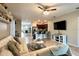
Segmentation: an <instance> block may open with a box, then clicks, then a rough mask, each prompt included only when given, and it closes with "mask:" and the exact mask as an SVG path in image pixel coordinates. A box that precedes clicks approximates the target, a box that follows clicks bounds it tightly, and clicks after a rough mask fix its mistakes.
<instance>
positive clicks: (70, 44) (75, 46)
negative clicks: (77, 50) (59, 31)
mask: <svg viewBox="0 0 79 59" xmlns="http://www.w3.org/2000/svg"><path fill="white" fill-rule="evenodd" d="M68 45H71V46H74V47H78V46H77V45H75V44H71V43H69V44H68Z"/></svg>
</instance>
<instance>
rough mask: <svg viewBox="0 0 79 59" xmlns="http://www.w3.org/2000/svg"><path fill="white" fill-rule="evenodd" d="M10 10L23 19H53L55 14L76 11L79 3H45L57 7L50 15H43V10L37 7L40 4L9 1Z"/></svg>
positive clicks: (59, 14)
mask: <svg viewBox="0 0 79 59" xmlns="http://www.w3.org/2000/svg"><path fill="white" fill-rule="evenodd" d="M6 5H7V6H8V10H9V11H11V12H12V14H13V15H14V16H15V17H17V18H18V19H21V20H27V19H29V20H36V19H52V18H53V17H54V16H56V17H58V16H61V15H64V14H67V13H70V12H73V11H76V9H75V8H76V7H79V4H78V3H51V4H49V3H48V4H47V3H46V4H45V3H44V4H43V5H48V6H49V5H50V6H51V5H52V6H53V8H56V9H57V10H56V11H50V14H49V15H46V16H45V15H43V14H42V12H43V11H42V10H40V9H39V8H37V6H38V4H36V3H9V4H6Z"/></svg>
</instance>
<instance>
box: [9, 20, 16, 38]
mask: <svg viewBox="0 0 79 59" xmlns="http://www.w3.org/2000/svg"><path fill="white" fill-rule="evenodd" d="M10 35H12V36H13V37H14V36H15V20H12V21H11V23H10Z"/></svg>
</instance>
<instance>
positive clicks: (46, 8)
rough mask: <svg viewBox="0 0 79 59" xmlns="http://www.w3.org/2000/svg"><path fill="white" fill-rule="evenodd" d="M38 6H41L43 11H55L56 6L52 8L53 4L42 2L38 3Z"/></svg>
mask: <svg viewBox="0 0 79 59" xmlns="http://www.w3.org/2000/svg"><path fill="white" fill-rule="evenodd" d="M38 5H39V6H38V8H40V9H41V10H43V11H55V10H56V8H52V7H53V6H47V5H43V4H41V3H38Z"/></svg>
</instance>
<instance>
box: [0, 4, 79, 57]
mask: <svg viewBox="0 0 79 59" xmlns="http://www.w3.org/2000/svg"><path fill="white" fill-rule="evenodd" d="M4 8H5V9H4ZM6 10H8V11H10V12H9V16H7V17H6V16H5V13H6ZM44 12H46V13H44ZM0 13H2V14H0V17H1V18H0V21H1V22H0V25H1V26H0V27H1V29H0V39H1V40H2V41H1V42H0V44H1V45H2V46H0V48H2V47H3V46H4V45H6V44H7V43H8V41H10V40H11V39H10V38H11V37H20V38H22V40H24V41H25V45H26V44H28V43H31V42H32V43H34V42H33V41H35V43H41V44H42V43H44V42H46V43H45V45H42V46H43V48H45V49H41V50H38V49H40V48H37V50H38V51H35V50H34V51H33V52H32V53H31V52H30V53H29V52H28V53H26V52H23V51H21V52H22V53H21V55H25V56H29V55H34V56H48V55H49V54H50V55H51V56H54V55H55V56H56V55H58V56H59V55H62V56H63V55H65V56H67V55H68V56H70V55H71V51H72V52H73V54H75V55H79V54H77V53H78V52H79V50H78V51H76V52H74V51H73V50H74V48H73V50H72V47H75V50H76V49H79V37H78V35H79V34H78V29H79V27H78V26H79V24H78V22H79V20H78V19H79V16H78V15H79V4H78V3H58V4H57V3H56V4H52V3H50V4H49V3H48V4H47V3H46V4H45V3H44V4H42V3H29V4H28V3H26V4H23V3H19V4H18V3H10V4H8V3H6V4H0ZM7 14H8V13H7ZM3 15H4V16H3ZM2 18H5V19H4V20H3V19H2ZM60 23H61V24H60ZM6 24H7V26H6ZM59 25H60V26H59ZM6 29H7V30H6ZM8 36H10V37H8ZM6 37H8V38H7V39H9V40H7V39H4V38H6ZM59 38H60V39H62V38H63V39H62V40H63V41H60V39H59ZM56 39H57V41H56ZM12 40H13V39H12ZM15 40H16V41H18V40H17V39H16V38H15ZM22 40H21V42H22V45H24V42H23V41H22ZM50 40H54V41H55V42H50ZM21 42H20V43H21ZM61 42H62V43H63V44H64V45H67V46H64V48H63V49H61V50H62V51H63V53H61V52H62V51H61V50H60V51H59V49H58V51H53V52H52V50H51V48H52V47H55V45H53V46H50V44H52V43H55V44H56V43H57V45H58V46H61ZM4 43H5V44H4ZM11 43H12V42H10V43H9V44H11ZM49 43H50V44H49ZM41 44H40V45H41ZM22 45H20V47H19V48H20V49H22V48H23V47H22ZM25 45H24V49H25V50H26V51H27V49H26V47H25ZM37 45H38V44H37ZM46 45H48V46H50V47H48V46H46ZM38 46H39V45H38ZM69 46H70V47H69ZM10 47H11V48H9V49H10V50H11V51H13V50H12V48H13V47H12V46H10ZM36 47H37V46H36ZM36 47H35V48H36ZM46 47H48V48H46ZM65 47H67V48H65ZM56 48H57V47H56ZM13 49H14V48H13ZM31 49H32V50H33V48H31ZM48 49H49V50H50V51H48ZM64 49H65V50H64ZM66 49H68V50H67V51H66ZM14 51H15V50H14ZM16 51H17V50H16ZM40 51H42V52H44V51H45V53H44V54H43V53H42V54H41V53H39V52H40ZM46 52H47V53H49V52H50V53H49V54H47V55H46ZM58 52H59V53H58ZM66 52H67V54H65V53H66ZM68 52H70V53H68ZM23 53H24V54H23ZM13 54H15V56H16V55H19V54H18V53H17V52H15V53H13ZM4 55H5V54H4Z"/></svg>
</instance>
